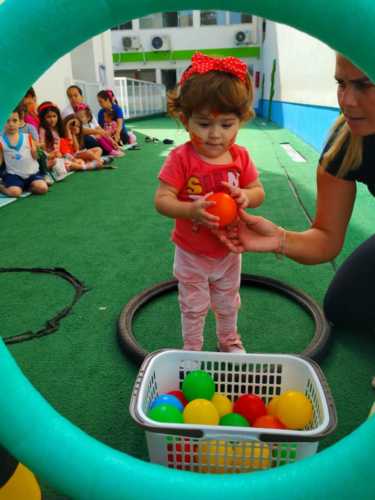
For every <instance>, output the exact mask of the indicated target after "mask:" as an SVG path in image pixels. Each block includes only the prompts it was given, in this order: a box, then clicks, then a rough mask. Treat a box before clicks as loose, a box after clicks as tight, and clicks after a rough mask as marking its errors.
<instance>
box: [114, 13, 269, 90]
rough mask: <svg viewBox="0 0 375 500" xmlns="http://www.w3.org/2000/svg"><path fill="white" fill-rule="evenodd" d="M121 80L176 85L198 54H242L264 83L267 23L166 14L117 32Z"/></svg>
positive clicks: (231, 16) (239, 16)
mask: <svg viewBox="0 0 375 500" xmlns="http://www.w3.org/2000/svg"><path fill="white" fill-rule="evenodd" d="M111 31H112V50H113V63H114V73H115V76H116V77H126V78H133V79H137V80H144V81H149V82H154V83H158V84H164V85H165V87H166V88H167V89H169V88H171V87H173V86H174V85H175V84H176V82H177V81H178V80H179V77H180V75H181V73H182V72H183V71H184V70H185V69H186V68H187V66H188V65H189V64H190V59H191V56H192V55H193V54H194V52H195V51H203V52H204V53H205V54H208V55H210V54H212V55H218V56H237V57H241V59H242V60H243V61H244V62H246V63H247V65H248V67H249V71H250V73H251V74H253V75H254V78H255V79H256V82H255V83H256V84H259V77H256V75H257V74H258V75H259V65H260V43H261V20H259V19H258V18H256V17H255V16H252V15H250V14H245V13H240V12H230V11H220V10H210V11H199V10H182V11H176V12H161V13H156V14H151V15H149V16H146V17H143V18H140V19H133V20H131V21H128V22H127V23H124V24H120V25H118V26H114V27H113V28H112V30H111Z"/></svg>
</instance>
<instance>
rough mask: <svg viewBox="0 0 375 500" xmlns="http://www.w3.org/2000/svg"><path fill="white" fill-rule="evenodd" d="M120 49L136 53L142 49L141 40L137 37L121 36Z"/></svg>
mask: <svg viewBox="0 0 375 500" xmlns="http://www.w3.org/2000/svg"><path fill="white" fill-rule="evenodd" d="M122 47H123V49H124V50H125V51H136V50H140V49H141V47H142V43H141V39H140V38H139V36H123V37H122Z"/></svg>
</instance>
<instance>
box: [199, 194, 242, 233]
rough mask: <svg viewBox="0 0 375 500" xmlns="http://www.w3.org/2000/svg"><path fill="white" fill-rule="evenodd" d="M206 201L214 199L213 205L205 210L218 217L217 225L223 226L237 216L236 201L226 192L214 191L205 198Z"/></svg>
mask: <svg viewBox="0 0 375 500" xmlns="http://www.w3.org/2000/svg"><path fill="white" fill-rule="evenodd" d="M206 201H214V202H215V205H212V206H211V207H208V208H206V209H205V210H206V211H207V212H208V213H210V214H212V215H216V216H217V217H219V218H220V220H219V226H220V227H224V226H227V225H228V224H231V223H232V222H233V221H234V220H235V218H236V217H237V210H238V208H237V203H236V202H235V201H234V199H233V198H232V197H231V196H230V195H229V194H227V193H214V194H211V195H210V196H208V197H207V198H206Z"/></svg>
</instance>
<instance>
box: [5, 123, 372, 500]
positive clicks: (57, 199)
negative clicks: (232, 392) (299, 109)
mask: <svg viewBox="0 0 375 500" xmlns="http://www.w3.org/2000/svg"><path fill="white" fill-rule="evenodd" d="M132 128H133V130H134V131H135V132H136V133H137V136H138V139H139V143H140V145H141V150H140V151H128V152H127V154H126V156H125V157H124V158H122V159H117V160H116V161H115V165H117V166H118V168H117V169H115V170H103V171H96V172H84V173H76V174H74V175H72V176H70V177H69V178H67V179H65V180H64V181H63V182H61V183H59V184H56V185H54V186H52V188H51V190H50V192H49V193H48V194H47V195H46V196H41V197H37V196H30V197H28V198H26V199H21V200H18V201H17V202H15V203H12V204H10V205H7V206H5V207H4V208H2V209H1V210H0V227H1V231H0V256H1V267H3V268H7V267H45V268H47V267H50V268H53V267H62V268H65V269H66V270H68V271H69V272H70V273H72V274H73V275H74V276H76V277H77V278H78V279H79V280H81V281H82V282H83V283H84V284H85V285H86V286H87V287H88V289H89V290H88V292H87V293H85V294H84V295H83V296H82V298H81V299H80V301H79V302H78V303H77V304H76V305H75V306H74V308H73V311H72V313H71V314H70V315H69V316H68V317H66V318H65V319H63V320H62V321H61V324H60V328H59V330H58V331H57V332H55V333H53V334H51V335H49V336H46V337H43V338H39V339H36V340H32V341H28V342H23V343H20V344H15V345H12V346H11V347H10V350H11V352H12V354H13V355H14V357H15V358H16V360H17V362H18V363H19V365H20V366H21V368H22V369H23V371H24V373H25V374H26V376H27V377H28V378H29V379H30V380H31V382H32V383H33V384H34V385H35V387H36V388H37V389H38V390H39V391H40V392H41V393H42V394H43V395H44V397H45V398H46V399H47V400H48V401H49V402H50V403H51V404H52V405H53V406H54V407H55V408H56V409H57V410H58V411H59V412H61V414H62V415H64V416H65V417H66V418H68V419H69V420H71V421H72V422H73V423H74V424H76V425H78V426H79V427H80V428H82V429H83V430H85V431H86V432H87V433H89V434H90V435H92V436H94V437H95V438H97V439H99V440H101V441H103V442H105V443H106V444H108V445H110V446H113V447H114V448H116V449H119V450H122V451H124V452H126V453H130V454H132V455H134V456H136V457H139V458H142V459H147V450H146V444H145V438H144V432H143V431H142V430H141V429H139V428H138V427H137V426H136V425H135V424H134V422H133V421H132V420H131V418H130V416H129V413H128V405H129V399H130V395H131V391H132V385H133V382H134V379H135V376H136V374H137V368H136V366H135V365H134V364H133V363H132V362H131V361H130V360H128V359H127V358H125V357H124V356H123V354H122V353H121V352H120V349H119V346H118V343H117V339H116V322H117V319H118V317H119V314H120V312H121V310H122V308H123V307H124V305H125V304H126V303H127V302H128V301H129V300H130V299H131V298H132V297H133V296H134V295H136V294H138V293H139V292H141V291H142V290H143V289H145V288H148V287H150V286H152V285H153V284H156V283H158V282H160V281H164V280H166V279H170V278H171V277H172V259H173V250H174V249H173V245H172V244H171V242H170V232H171V229H172V225H173V221H171V220H169V219H166V218H164V217H162V216H160V215H159V214H157V213H156V211H155V209H154V206H153V196H154V191H155V189H156V186H157V173H158V171H159V169H160V167H161V165H162V162H163V161H164V159H165V157H166V156H167V154H168V152H169V151H170V150H171V148H173V147H174V146H167V145H164V144H163V143H162V142H161V141H162V140H163V139H165V138H171V139H173V140H174V141H175V144H180V143H183V142H184V141H185V140H186V138H187V135H186V133H185V131H184V130H183V129H182V127H177V126H176V123H175V122H174V121H172V120H169V119H167V118H158V119H150V120H140V121H139V122H133V123H132ZM145 136H150V137H157V138H159V139H160V142H159V143H153V142H151V143H146V142H144V137H145ZM238 142H239V143H240V144H242V145H245V146H247V147H248V148H249V151H250V154H251V156H252V157H253V159H254V161H255V163H256V165H257V166H258V169H259V171H260V174H261V179H262V182H263V183H264V186H265V190H266V201H265V203H264V205H263V206H262V207H261V208H259V209H258V210H257V212H258V213H260V214H262V215H264V216H265V217H269V218H271V219H272V220H273V221H274V222H276V223H277V224H280V225H283V226H285V227H287V228H289V229H293V230H303V229H304V228H306V227H308V220H307V218H306V215H305V210H306V211H307V212H308V213H309V214H310V215H311V216H313V212H314V201H315V183H314V178H315V165H316V162H317V160H318V153H317V152H316V151H314V150H313V149H312V148H311V147H309V146H307V145H305V144H304V143H303V142H302V141H301V140H300V139H298V138H297V137H296V136H294V135H293V134H291V133H289V132H288V131H286V130H283V129H279V128H277V127H276V126H274V125H272V124H264V122H262V121H261V120H257V121H255V122H254V123H252V124H250V125H248V126H247V127H245V128H243V129H242V130H241V131H240V134H239V140H238ZM280 142H290V143H291V144H292V145H294V147H295V148H296V149H298V150H300V152H302V154H303V155H304V156H305V157H306V159H307V162H306V164H303V165H302V166H301V164H298V165H296V164H294V163H293V162H292V161H291V160H290V159H289V157H288V156H287V155H286V154H285V153H284V151H283V150H281V148H280ZM286 174H288V176H289V179H288V177H287V175H286ZM291 183H292V184H293V186H294V188H295V189H296V190H297V193H298V196H299V198H300V200H298V199H297V198H296V196H295V195H294V194H293V191H292V190H291ZM371 203H373V200H372V198H371V197H370V196H369V195H368V194H367V193H366V192H365V191H364V190H363V189H359V195H358V203H357V205H358V207H357V209H356V211H355V213H354V215H353V220H352V222H351V228H350V230H349V233H348V237H347V241H346V244H345V248H344V250H343V255H347V254H348V252H349V251H350V250H352V249H353V248H355V246H356V245H358V244H359V243H360V242H361V241H363V240H364V239H365V238H366V237H368V236H369V235H370V234H372V232H373V230H372V225H373V218H372V217H370V209H371ZM340 259H342V257H340V258H339V259H338V261H340ZM243 271H244V272H247V273H253V274H261V275H266V276H270V277H273V278H276V279H280V280H284V281H286V282H287V283H288V284H290V285H293V286H295V287H297V288H300V289H302V290H303V291H305V292H306V293H308V294H310V295H311V296H312V297H313V298H314V299H315V300H317V301H318V302H320V303H321V301H322V299H323V296H324V292H325V290H326V288H327V286H328V284H329V282H330V280H331V279H332V277H333V273H334V271H333V267H332V265H331V264H330V263H327V264H323V265H319V266H303V265H300V264H297V263H295V262H292V261H289V260H288V259H282V260H278V259H276V258H275V257H274V255H261V254H246V255H244V259H243ZM0 283H1V291H2V293H1V301H0V317H1V318H2V335H3V337H7V336H10V335H15V334H17V333H22V332H24V331H27V330H33V331H36V330H38V329H39V328H41V326H43V324H44V322H45V321H46V320H47V319H49V318H51V317H52V316H53V315H54V314H56V312H57V311H58V310H59V309H60V308H61V307H64V306H65V305H67V304H68V303H69V302H70V301H71V300H72V298H73V293H74V290H73V288H72V287H70V285H69V284H68V283H66V282H65V281H63V280H61V279H60V278H57V277H55V276H52V275H51V276H46V275H25V274H9V273H1V274H0ZM179 321H180V319H179V310H178V304H177V297H176V294H174V293H170V294H167V295H166V296H163V297H161V298H158V299H156V300H153V301H152V302H150V303H149V304H147V305H146V306H145V307H143V308H142V309H141V310H140V312H139V313H138V314H137V315H136V316H135V319H134V332H135V335H136V337H137V338H138V339H139V342H140V343H141V345H142V346H143V347H144V348H146V349H147V350H149V351H150V350H155V349H158V348H162V347H181V334H180V323H179ZM239 329H240V332H241V334H242V336H243V339H244V343H245V346H246V348H247V349H248V350H249V351H255V352H290V353H293V352H300V351H301V350H303V348H304V346H306V344H307V343H308V342H309V341H310V340H311V337H312V335H313V324H312V321H311V320H310V318H309V317H308V316H307V315H306V313H305V312H303V311H302V310H301V309H300V308H299V307H298V306H296V305H295V304H293V303H291V302H290V301H289V300H287V299H285V298H283V297H280V296H278V295H276V294H272V293H267V292H264V291H260V290H256V289H250V288H244V289H243V290H242V308H241V311H240V317H239ZM214 331H215V326H214V321H213V318H212V316H211V315H210V316H209V318H208V320H207V327H206V335H205V347H206V348H207V349H209V350H211V349H215V346H216V339H215V333H214ZM373 338H374V337H373V332H372V331H371V332H370V331H356V330H353V329H352V330H349V329H348V330H344V329H337V330H335V331H334V333H333V341H332V345H331V348H330V350H329V352H328V354H327V356H326V357H325V358H324V359H323V360H322V361H321V367H322V369H323V370H324V372H325V375H326V377H327V379H328V381H329V384H330V387H331V390H332V393H333V396H334V399H335V402H336V406H337V410H338V417H339V423H338V427H337V430H336V431H335V432H334V433H333V434H332V435H331V436H330V437H328V438H326V439H324V440H323V441H322V443H321V448H323V447H325V446H328V445H330V444H331V443H333V442H335V441H337V440H339V439H341V438H342V437H344V436H345V435H347V434H348V433H350V432H351V431H352V430H354V429H355V428H356V427H357V426H358V425H360V423H361V422H362V421H363V420H364V419H365V418H366V416H367V413H368V411H369V408H370V405H371V402H372V399H373V392H372V389H371V387H370V383H369V380H370V376H371V375H372V374H373V373H372V371H373V364H374V363H373V360H374V354H375V343H374V342H373ZM77 480H78V478H77ZM43 491H44V499H45V500H55V499H62V498H64V497H63V496H62V495H60V494H58V493H57V492H54V491H53V489H52V488H50V487H49V486H48V485H47V484H45V483H43Z"/></svg>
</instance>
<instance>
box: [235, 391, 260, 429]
mask: <svg viewBox="0 0 375 500" xmlns="http://www.w3.org/2000/svg"><path fill="white" fill-rule="evenodd" d="M233 411H234V412H235V413H239V414H240V415H242V416H243V417H245V418H246V420H247V421H248V422H249V424H250V425H251V424H253V423H254V422H255V420H256V419H257V418H259V417H262V416H263V415H266V413H267V409H266V405H265V404H264V402H263V400H262V398H260V397H259V396H256V395H255V394H244V395H243V396H240V397H239V398H238V399H237V401H236V402H235V403H234V405H233Z"/></svg>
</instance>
